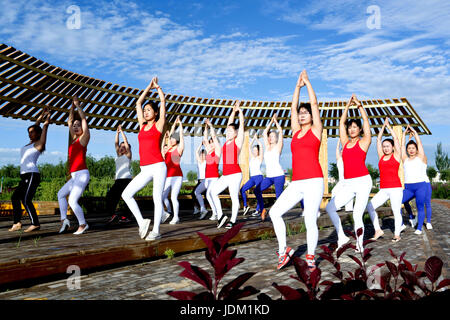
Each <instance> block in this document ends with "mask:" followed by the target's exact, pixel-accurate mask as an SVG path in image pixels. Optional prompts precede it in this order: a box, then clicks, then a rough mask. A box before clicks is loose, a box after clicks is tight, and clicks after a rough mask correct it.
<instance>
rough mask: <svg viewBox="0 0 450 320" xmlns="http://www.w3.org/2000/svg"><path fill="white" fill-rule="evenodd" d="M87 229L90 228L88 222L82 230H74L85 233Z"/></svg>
mask: <svg viewBox="0 0 450 320" xmlns="http://www.w3.org/2000/svg"><path fill="white" fill-rule="evenodd" d="M87 229H89V225H88V224H86V226H85V227H84V228H83V229H82V230H81V231H77V232H74V233H73V234H77V235H78V234H83V233H84V232H85V231H86V230H87Z"/></svg>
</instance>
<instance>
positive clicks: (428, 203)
mask: <svg viewBox="0 0 450 320" xmlns="http://www.w3.org/2000/svg"><path fill="white" fill-rule="evenodd" d="M426 184H427V188H428V189H427V193H426V197H425V206H426V208H427V222H431V213H432V212H431V194H432V193H433V189H432V188H431V183H429V182H426ZM404 205H405V209H406V212H408V214H409V218H410V219H411V220H412V219H414V215H413V213H412V209H411V206H410V205H409V202H405V203H404Z"/></svg>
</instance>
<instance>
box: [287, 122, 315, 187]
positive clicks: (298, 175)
mask: <svg viewBox="0 0 450 320" xmlns="http://www.w3.org/2000/svg"><path fill="white" fill-rule="evenodd" d="M300 132H301V130H299V131H297V133H296V134H294V136H293V137H292V141H291V152H292V181H295V180H305V179H312V178H323V173H322V167H321V166H320V162H319V149H320V140H319V139H317V137H316V136H315V135H314V133H313V132H312V130H311V129H309V130H308V132H306V134H305V135H304V136H303V137H301V138H300V139H299V138H298V135H299V134H300Z"/></svg>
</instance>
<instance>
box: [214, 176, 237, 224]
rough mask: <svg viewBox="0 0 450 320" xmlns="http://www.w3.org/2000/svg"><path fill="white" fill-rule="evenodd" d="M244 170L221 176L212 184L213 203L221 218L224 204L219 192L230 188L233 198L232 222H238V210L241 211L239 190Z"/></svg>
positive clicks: (218, 216)
mask: <svg viewBox="0 0 450 320" xmlns="http://www.w3.org/2000/svg"><path fill="white" fill-rule="evenodd" d="M241 181H242V172H238V173H234V174H230V175H226V176H221V177H220V178H219V179H218V180H217V181H216V182H214V185H213V186H212V190H211V195H212V200H213V205H214V207H215V211H216V213H217V218H218V219H219V220H220V219H221V218H222V215H223V213H222V205H221V203H220V199H219V193H221V192H222V191H223V190H225V189H226V188H228V191H229V192H230V198H231V219H230V221H231V222H232V223H235V222H236V219H237V215H238V211H239V190H240V187H241Z"/></svg>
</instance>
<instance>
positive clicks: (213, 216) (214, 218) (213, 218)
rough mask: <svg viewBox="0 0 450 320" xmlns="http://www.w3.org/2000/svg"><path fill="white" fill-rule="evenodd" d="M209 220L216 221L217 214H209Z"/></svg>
mask: <svg viewBox="0 0 450 320" xmlns="http://www.w3.org/2000/svg"><path fill="white" fill-rule="evenodd" d="M209 220H212V221H216V220H217V216H216V215H215V214H213V215H212V216H211V218H209Z"/></svg>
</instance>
